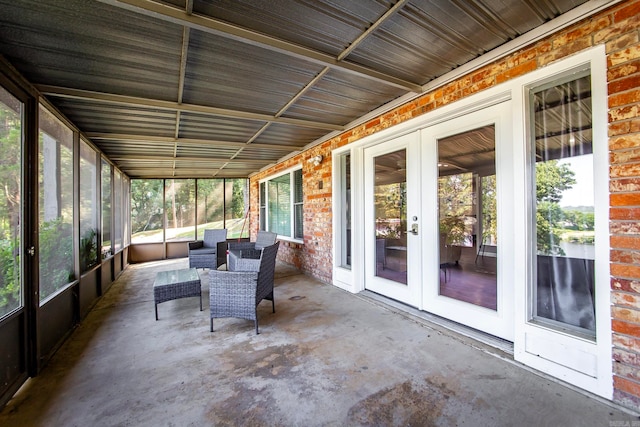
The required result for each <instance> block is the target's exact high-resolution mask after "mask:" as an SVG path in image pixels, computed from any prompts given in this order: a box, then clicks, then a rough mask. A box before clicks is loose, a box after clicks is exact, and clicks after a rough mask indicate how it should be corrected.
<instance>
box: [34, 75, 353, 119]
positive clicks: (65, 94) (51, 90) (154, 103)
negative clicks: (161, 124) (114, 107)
mask: <svg viewBox="0 0 640 427" xmlns="http://www.w3.org/2000/svg"><path fill="white" fill-rule="evenodd" d="M36 87H37V88H38V90H39V91H40V92H41V93H42V94H44V95H51V96H58V97H62V98H75V99H90V100H93V101H101V102H108V103H112V104H124V105H129V106H137V107H150V108H156V109H162V110H169V111H188V112H192V113H200V114H210V115H214V116H223V117H232V118H237V119H245V120H254V121H262V122H275V123H281V124H287V125H295V126H301V127H308V128H314V129H327V130H343V129H344V126H340V125H334V124H331V123H323V122H315V121H311V120H303V119H294V118H289V117H274V116H271V115H268V114H260V113H251V112H248V111H240V110H230V109H227V108H218V107H210V106H206V105H198V104H185V103H179V102H176V101H165V100H161V99H152V98H142V97H136V96H128V95H117V94H111V93H104V92H96V91H89V90H84V89H75V88H68V87H61V86H51V85H37V86H36Z"/></svg>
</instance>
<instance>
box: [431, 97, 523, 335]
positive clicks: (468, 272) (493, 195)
mask: <svg viewBox="0 0 640 427" xmlns="http://www.w3.org/2000/svg"><path fill="white" fill-rule="evenodd" d="M509 123H510V122H509V102H503V103H501V104H498V105H495V106H492V107H489V108H485V109H483V110H481V111H477V112H473V113H469V114H467V115H465V116H463V117H459V118H456V119H454V120H449V121H446V122H443V123H439V124H437V125H434V126H430V127H428V128H425V129H422V131H421V143H422V144H421V145H422V146H421V152H422V157H421V171H422V174H421V180H422V182H421V185H422V201H421V203H422V206H421V211H422V218H423V221H424V224H425V227H424V232H425V233H423V236H422V239H421V245H422V256H423V257H422V261H421V264H422V265H423V269H424V270H423V277H422V283H423V302H422V307H423V308H424V310H426V311H428V312H431V313H434V314H437V315H440V316H442V317H445V318H447V319H451V320H454V321H456V322H459V323H462V324H465V325H468V326H471V327H473V328H475V329H479V330H481V331H484V332H487V333H490V334H491V335H495V336H498V337H500V338H504V339H507V340H510V341H512V340H513V336H514V326H513V319H514V301H513V277H512V269H513V262H512V260H511V258H512V254H513V250H512V246H513V239H510V238H509V235H510V234H512V233H511V232H510V230H511V229H512V227H513V222H512V218H513V214H512V212H511V211H512V203H510V201H509V198H510V196H509V195H510V194H511V192H512V191H513V188H512V184H511V182H512V179H511V176H512V174H513V170H512V166H511V161H510V159H511V142H510V141H511V138H510V135H511V126H510V125H509Z"/></svg>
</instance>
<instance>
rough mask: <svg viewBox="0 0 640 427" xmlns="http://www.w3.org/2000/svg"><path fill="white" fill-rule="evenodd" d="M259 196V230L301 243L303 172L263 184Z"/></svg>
mask: <svg viewBox="0 0 640 427" xmlns="http://www.w3.org/2000/svg"><path fill="white" fill-rule="evenodd" d="M260 196H261V197H262V198H261V200H260V204H261V209H260V213H261V215H262V216H261V218H260V224H261V228H262V227H263V226H264V228H265V229H266V230H267V231H272V232H274V233H278V235H280V236H286V237H292V238H295V239H300V240H302V239H303V237H304V230H303V228H304V226H303V188H302V169H296V170H295V171H293V172H290V173H286V174H284V175H280V176H277V177H275V178H272V179H270V180H268V181H265V182H262V183H261V184H260ZM263 207H264V209H263ZM263 210H264V213H263Z"/></svg>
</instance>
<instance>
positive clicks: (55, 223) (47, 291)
mask: <svg viewBox="0 0 640 427" xmlns="http://www.w3.org/2000/svg"><path fill="white" fill-rule="evenodd" d="M39 238H40V251H39V256H40V299H41V300H42V299H44V298H46V297H47V296H49V295H51V294H53V293H54V292H55V291H57V290H58V289H61V288H63V287H64V286H65V285H66V284H67V283H70V282H72V281H73V280H75V274H74V272H73V229H72V225H71V224H68V223H65V222H63V219H62V217H58V218H56V219H54V220H52V221H47V222H44V223H43V224H42V225H41V226H40V233H39Z"/></svg>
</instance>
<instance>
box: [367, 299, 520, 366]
mask: <svg viewBox="0 0 640 427" xmlns="http://www.w3.org/2000/svg"><path fill="white" fill-rule="evenodd" d="M356 295H357V296H360V297H362V298H363V299H365V300H368V301H370V302H373V303H375V304H379V305H383V306H385V307H386V308H389V309H394V311H395V312H396V313H398V314H401V315H409V316H411V317H412V318H414V320H415V319H418V320H420V321H424V322H427V323H428V324H427V326H429V327H431V328H433V329H445V330H446V331H447V332H454V333H456V334H459V335H462V336H464V337H467V338H471V339H473V340H475V341H478V342H480V343H482V344H485V345H486V346H489V347H490V348H491V349H494V350H498V351H499V352H501V353H504V356H505V357H506V358H508V359H510V360H513V343H512V342H510V341H507V340H504V339H502V338H498V337H496V336H493V335H490V334H487V333H486V332H482V331H479V330H477V329H473V328H471V327H469V326H466V325H463V324H461V323H458V322H454V321H452V320H449V319H445V318H444V317H441V316H437V315H435V314H431V313H428V312H426V311H421V310H418V309H417V308H415V307H412V306H410V305H407V304H404V303H402V302H400V301H397V300H394V299H391V298H388V297H385V296H383V295H380V294H378V293H375V292H373V291H369V290H364V291H362V292H359V293H358V294H356ZM491 349H485V350H488V351H489V352H491V353H494V354H495V353H496V352H495V351H491Z"/></svg>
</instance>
